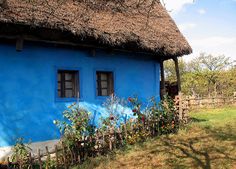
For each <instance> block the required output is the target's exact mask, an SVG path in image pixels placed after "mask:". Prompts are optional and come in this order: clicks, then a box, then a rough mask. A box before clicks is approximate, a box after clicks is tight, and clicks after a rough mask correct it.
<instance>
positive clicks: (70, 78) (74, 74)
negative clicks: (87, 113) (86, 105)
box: [57, 70, 79, 98]
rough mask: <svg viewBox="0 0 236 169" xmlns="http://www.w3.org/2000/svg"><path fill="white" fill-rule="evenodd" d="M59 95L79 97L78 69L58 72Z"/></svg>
mask: <svg viewBox="0 0 236 169" xmlns="http://www.w3.org/2000/svg"><path fill="white" fill-rule="evenodd" d="M57 80H58V85H57V90H58V97H62V98H64V97H65V98H73V97H74V98H75V97H79V87H78V86H79V84H78V81H79V74H78V71H67V70H59V71H58V73H57Z"/></svg>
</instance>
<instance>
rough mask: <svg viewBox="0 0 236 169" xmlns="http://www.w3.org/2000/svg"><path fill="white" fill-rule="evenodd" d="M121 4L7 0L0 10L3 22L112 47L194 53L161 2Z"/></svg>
mask: <svg viewBox="0 0 236 169" xmlns="http://www.w3.org/2000/svg"><path fill="white" fill-rule="evenodd" d="M1 1H4V0H1ZM121 1H123V2H122V3H119V4H118V3H115V2H116V1H114V0H113V1H112V0H97V1H94V2H98V3H94V4H93V3H92V2H93V1H89V3H88V2H87V3H86V0H83V1H82V0H77V1H75V0H74V1H73V0H7V7H6V4H5V5H4V6H5V7H2V8H1V7H0V23H1V24H3V23H4V24H15V25H16V24H17V25H24V26H28V27H34V28H37V29H39V28H47V29H52V30H57V31H58V30H59V31H62V32H70V33H71V34H73V36H75V37H80V38H81V37H83V39H86V38H87V37H89V38H91V37H92V38H94V39H95V40H96V41H97V42H98V44H100V45H101V44H103V45H104V44H105V45H108V46H111V47H119V48H125V47H124V46H128V44H132V45H133V46H135V48H137V49H139V50H140V51H144V52H149V53H154V54H157V55H162V56H163V57H166V58H167V57H173V56H181V55H185V54H190V53H191V52H192V49H191V47H190V46H189V44H188V42H187V41H186V39H185V38H184V37H183V35H182V34H181V32H180V31H179V29H178V28H177V26H176V24H175V23H174V21H173V20H172V19H171V17H170V16H169V14H168V12H167V11H166V9H165V8H164V7H163V6H162V5H161V3H160V2H159V1H158V0H156V1H157V2H155V1H153V2H155V3H153V4H151V0H150V1H149V0H146V1H144V2H145V3H142V4H137V3H138V2H141V1H138V0H120V1H119V2H121ZM117 2H118V1H117ZM131 2H132V3H131ZM134 2H135V3H134ZM0 5H1V4H0Z"/></svg>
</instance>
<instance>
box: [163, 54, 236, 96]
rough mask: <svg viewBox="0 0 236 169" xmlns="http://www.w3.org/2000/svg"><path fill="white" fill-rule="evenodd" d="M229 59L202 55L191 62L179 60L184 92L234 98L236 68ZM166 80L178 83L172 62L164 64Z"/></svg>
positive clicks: (221, 56) (194, 94) (186, 93)
mask: <svg viewBox="0 0 236 169" xmlns="http://www.w3.org/2000/svg"><path fill="white" fill-rule="evenodd" d="M231 65H232V62H230V60H229V58H228V57H225V56H224V55H219V56H214V55H211V54H205V53H201V54H200V56H199V57H196V58H194V59H192V60H191V61H190V62H184V60H183V59H180V60H179V69H180V76H181V83H182V92H183V93H184V94H185V95H193V96H200V97H205V96H217V95H221V96H232V95H233V92H235V91H236V85H235V84H236V78H235V75H236V71H235V70H236V68H235V67H232V66H231ZM164 68H165V75H166V80H167V81H169V82H175V81H176V72H175V65H174V62H173V61H172V60H168V61H166V62H165V63H164Z"/></svg>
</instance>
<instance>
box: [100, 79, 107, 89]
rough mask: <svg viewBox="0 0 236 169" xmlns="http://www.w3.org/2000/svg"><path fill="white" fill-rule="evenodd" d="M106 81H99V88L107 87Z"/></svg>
mask: <svg viewBox="0 0 236 169" xmlns="http://www.w3.org/2000/svg"><path fill="white" fill-rule="evenodd" d="M107 86H108V85H107V81H101V88H102V89H104V88H107Z"/></svg>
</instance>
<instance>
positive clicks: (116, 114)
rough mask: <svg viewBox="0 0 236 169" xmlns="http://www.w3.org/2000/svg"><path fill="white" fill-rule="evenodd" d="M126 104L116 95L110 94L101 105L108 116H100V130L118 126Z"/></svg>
mask: <svg viewBox="0 0 236 169" xmlns="http://www.w3.org/2000/svg"><path fill="white" fill-rule="evenodd" d="M126 105H127V102H126V101H125V100H124V99H121V98H119V97H117V96H116V95H112V96H111V97H109V98H108V99H107V100H106V101H105V102H104V103H103V106H104V107H105V109H106V112H107V113H108V114H109V116H108V117H101V121H102V127H101V130H102V131H105V130H107V129H109V128H111V127H113V128H114V129H116V128H117V127H118V126H119V121H120V119H121V116H122V115H123V114H124V111H125V107H126Z"/></svg>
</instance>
